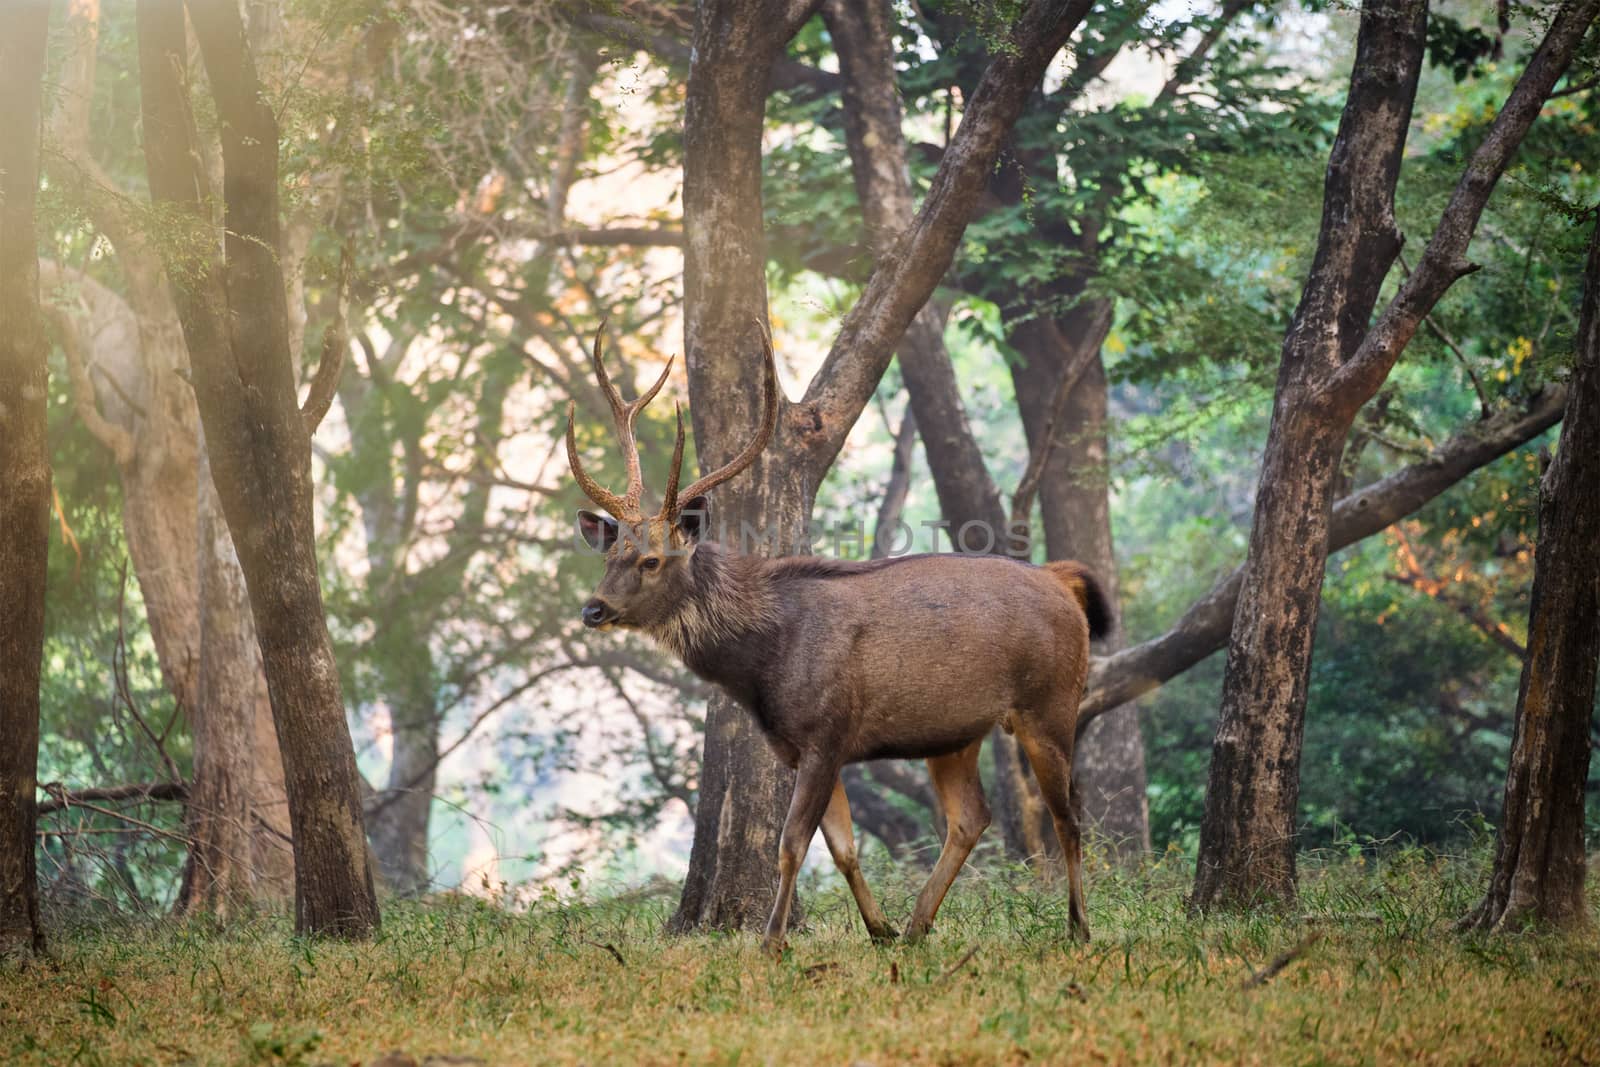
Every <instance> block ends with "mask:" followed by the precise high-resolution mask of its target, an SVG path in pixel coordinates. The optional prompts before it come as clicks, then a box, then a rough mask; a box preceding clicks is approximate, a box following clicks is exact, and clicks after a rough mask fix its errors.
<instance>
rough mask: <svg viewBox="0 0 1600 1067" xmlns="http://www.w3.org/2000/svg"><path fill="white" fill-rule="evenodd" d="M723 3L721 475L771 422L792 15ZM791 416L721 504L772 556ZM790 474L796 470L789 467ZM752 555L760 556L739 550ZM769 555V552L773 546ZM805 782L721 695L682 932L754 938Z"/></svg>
mask: <svg viewBox="0 0 1600 1067" xmlns="http://www.w3.org/2000/svg"><path fill="white" fill-rule="evenodd" d="M755 6H756V5H741V4H738V3H732V2H728V3H718V2H716V0H708V2H706V3H702V4H700V5H699V6H698V7H697V8H696V11H695V25H694V58H693V59H692V61H691V62H690V66H689V86H688V96H687V99H686V101H685V113H684V174H683V218H684V236H685V243H684V265H683V292H684V326H683V331H684V354H685V362H686V364H687V367H688V371H689V396H690V406H689V410H690V414H691V416H692V418H693V422H694V437H695V441H696V443H697V445H698V456H699V461H700V465H701V466H702V467H703V468H705V469H707V470H711V469H715V468H716V467H719V466H721V465H722V464H724V463H726V462H727V461H728V460H730V459H731V458H732V457H733V456H734V455H735V454H737V452H738V451H739V450H740V449H741V448H742V447H743V446H744V443H745V441H746V440H747V439H748V438H749V436H750V434H751V433H752V432H753V428H754V427H755V426H757V425H759V420H760V398H759V395H758V384H759V378H760V372H759V359H760V356H761V351H762V343H761V331H762V330H764V329H766V328H767V327H766V322H767V285H766V261H765V244H764V241H763V239H762V233H761V128H762V122H763V120H764V117H765V111H766V108H765V100H766V86H767V77H768V73H769V70H770V66H771V63H772V61H773V59H774V58H775V57H776V54H777V51H778V49H780V48H781V47H782V45H783V42H784V41H785V40H787V38H786V37H780V36H779V34H780V33H781V32H782V28H783V27H782V20H781V18H778V17H777V9H778V8H781V6H782V5H765V6H766V7H767V8H768V10H767V11H765V12H760V11H755V10H753V8H755ZM787 431H788V426H787V420H786V419H782V418H780V420H779V426H778V431H777V435H776V436H777V439H776V440H775V441H774V442H773V444H772V445H771V446H770V447H769V448H768V449H767V452H766V454H765V455H764V456H763V457H762V458H761V459H760V460H758V461H757V463H756V465H755V467H753V468H752V469H751V470H750V471H749V472H748V473H746V474H745V475H744V476H743V477H741V478H739V479H737V480H736V481H734V482H732V483H730V484H729V485H728V486H727V487H725V488H724V489H723V491H722V499H720V500H719V501H717V510H716V513H715V514H714V515H713V516H712V521H713V523H714V524H715V526H716V527H717V528H720V529H723V530H726V531H728V532H729V534H730V535H731V536H729V537H726V538H724V540H725V541H727V543H729V544H730V545H738V535H739V532H740V530H741V529H742V525H741V524H746V523H747V524H748V525H749V528H750V529H752V530H758V531H761V532H762V533H763V534H772V535H775V537H770V538H768V539H769V540H774V541H776V542H777V543H776V544H775V545H772V546H770V549H769V550H770V551H772V553H773V554H778V555H782V554H786V553H789V552H792V551H794V549H795V547H796V546H795V545H794V543H793V540H792V539H793V538H794V536H795V534H796V532H797V531H799V530H802V529H803V527H804V523H805V520H806V518H807V517H808V516H809V515H810V513H811V502H812V498H813V494H814V491H815V487H814V486H804V485H802V484H801V482H800V479H799V478H798V477H797V476H796V472H795V469H794V466H793V465H792V464H788V463H785V462H784V458H783V457H784V456H785V454H786V453H788V452H789V444H788V442H787V441H786V440H785V439H786V438H787V437H788V432H787ZM785 468H788V469H785ZM738 547H739V548H740V549H742V550H746V551H749V550H751V549H753V548H755V546H752V545H739V546H738ZM763 547H766V546H763ZM793 788H794V772H793V771H791V770H789V769H787V768H785V767H783V766H781V765H780V764H779V763H778V761H777V760H776V759H775V758H774V757H773V755H772V752H771V750H770V749H769V748H768V746H767V743H766V741H765V739H763V738H762V737H761V733H760V730H759V729H757V727H756V726H755V724H754V722H753V721H752V720H751V718H750V716H749V715H748V714H747V713H746V712H745V711H744V710H743V709H742V708H740V707H739V706H738V705H737V704H735V703H734V702H733V701H731V700H729V699H728V698H727V697H726V696H723V695H721V694H720V693H719V694H718V695H717V696H715V697H713V698H712V700H711V704H710V707H709V708H708V709H707V712H706V728H705V751H704V755H703V757H702V760H701V767H700V788H699V800H698V803H697V804H696V807H695V833H694V844H693V846H692V848H691V851H690V855H689V872H688V875H687V877H686V879H685V881H684V886H683V895H682V897H681V898H680V900H679V902H678V910H677V913H676V914H675V915H674V916H673V918H672V922H671V928H672V929H673V930H675V931H686V930H690V929H696V928H705V927H709V928H713V929H737V928H754V927H755V926H757V925H758V924H760V923H762V922H765V921H766V918H767V915H768V913H769V912H770V911H771V909H772V902H773V898H774V895H775V893H776V891H777V874H778V865H777V855H778V838H779V835H780V833H781V832H782V828H783V816H784V811H785V810H786V809H787V807H788V803H789V794H790V793H791V792H792V791H793Z"/></svg>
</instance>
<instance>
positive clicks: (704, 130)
mask: <svg viewBox="0 0 1600 1067" xmlns="http://www.w3.org/2000/svg"><path fill="white" fill-rule="evenodd" d="M1088 7H1089V5H1088V4H1087V3H1086V2H1083V0H1034V2H1033V3H1031V4H1029V5H1028V7H1027V8H1026V9H1025V10H1024V11H1023V12H1022V14H1021V16H1020V17H1019V19H1018V20H1017V22H1016V24H1015V25H1013V26H1012V27H1011V28H1010V30H1009V31H1008V33H1007V37H1006V41H1005V42H1004V47H1001V48H997V49H996V54H995V56H994V59H993V61H992V62H991V63H990V65H989V68H988V69H987V70H986V71H985V73H984V76H983V78H982V79H981V80H980V82H979V85H978V87H977V88H976V89H975V90H974V91H973V93H972V94H971V96H970V98H969V100H968V104H967V109H966V112H965V114H964V115H963V118H962V122H961V125H960V127H959V128H958V129H957V131H956V135H955V137H954V139H953V140H952V142H951V145H950V148H949V150H947V151H946V153H945V158H944V160H943V161H942V162H941V164H940V167H939V171H938V173H936V174H935V175H934V179H933V183H932V185H931V187H930V190H929V193H928V196H927V198H926V200H925V202H924V205H923V207H922V209H921V210H920V211H919V212H918V213H917V214H916V216H915V217H914V218H913V219H912V220H911V223H910V225H909V226H907V227H906V228H905V229H904V230H903V231H902V232H901V233H900V234H899V236H898V237H897V238H896V240H895V242H894V246H893V248H891V249H890V250H889V251H888V252H887V253H886V254H885V255H883V256H882V257H881V260H880V263H879V266H878V268H877V269H875V270H874V272H873V275H872V277H871V279H870V280H869V281H868V283H867V286H866V290H865V292H864V293H863V295H862V298H861V300H860V301H858V302H857V304H856V306H855V307H854V308H853V309H851V311H850V313H849V314H848V315H846V316H845V319H844V322H843V323H842V324H841V328H840V331H839V334H838V336H837V338H836V339H835V341H834V344H833V346H832V347H831V348H830V350H829V352H828V356H827V358H826V360H824V362H823V365H822V368H821V369H820V370H819V371H818V372H817V375H816V376H815V377H814V378H813V379H812V381H811V383H810V384H809V385H808V387H807V389H806V395H805V397H804V398H803V399H802V400H801V401H800V402H799V403H797V404H789V403H785V404H783V405H782V410H781V412H780V415H779V423H778V431H777V434H776V439H775V440H774V442H773V444H772V446H771V447H770V448H769V449H768V451H767V454H766V457H764V459H763V461H762V462H761V464H760V465H758V467H757V468H756V469H755V470H754V471H753V472H752V473H751V474H749V475H746V476H745V477H744V478H741V479H740V481H739V482H737V483H734V486H733V487H732V488H733V492H731V493H730V494H729V497H728V498H727V500H726V502H722V503H719V505H718V514H717V515H714V516H713V519H714V521H718V522H720V523H722V524H723V525H724V526H725V527H726V528H727V529H729V530H730V531H731V532H732V534H733V535H734V538H735V539H736V538H737V535H738V532H739V525H740V522H741V520H744V521H748V522H750V523H752V524H753V525H754V526H755V528H757V529H761V530H765V531H767V532H768V534H769V537H768V539H767V540H768V542H769V544H768V547H769V548H771V549H772V550H774V551H778V552H790V551H793V550H794V549H795V548H797V547H800V546H801V542H802V540H803V539H804V536H805V534H804V526H805V523H806V521H807V520H808V519H809V517H810V513H811V505H812V502H813V500H814V497H815V493H816V486H817V483H818V482H819V481H820V480H821V479H822V478H823V477H824V476H825V475H826V473H827V471H828V468H829V467H830V466H831V465H832V463H833V460H834V458H835V457H836V456H837V455H838V452H839V449H840V447H842V446H843V444H844V440H845V437H846V435H847V434H848V432H849V429H850V427H851V425H853V424H854V422H855V420H856V418H857V417H858V416H859V415H860V413H861V409H862V407H863V406H864V405H865V404H866V403H867V401H868V400H869V399H870V398H871V396H872V393H873V391H874V390H875V389H876V387H877V383H878V380H879V378H881V377H882V374H883V371H884V368H885V367H886V366H887V364H888V362H889V359H890V358H891V356H892V355H893V352H894V349H895V347H896V346H897V345H898V344H899V342H900V340H901V338H902V337H903V336H904V334H905V331H906V329H907V327H908V326H909V325H910V323H911V321H912V319H913V318H914V317H915V316H916V314H917V312H918V311H919V310H921V308H922V306H923V305H924V304H925V303H926V302H927V300H928V297H929V296H930V295H932V293H933V290H934V288H935V286H936V285H937V284H938V282H939V279H940V278H942V277H943V276H944V273H945V271H946V270H948V269H949V265H950V262H951V258H952V257H953V255H954V253H955V249H956V245H957V244H958V242H959V241H960V238H961V234H962V233H963V232H964V230H965V228H966V224H967V220H968V219H969V218H970V217H971V214H972V211H973V208H974V207H975V205H976V204H977V201H978V197H979V194H980V193H981V191H982V189H983V185H984V181H985V178H986V176H987V174H988V173H989V171H990V170H992V168H993V166H994V161H995V159H996V157H997V156H998V153H999V150H1000V146H1001V143H1002V140H1003V138H1004V136H1005V134H1006V131H1008V130H1009V129H1010V128H1011V126H1012V124H1013V123H1015V122H1016V119H1017V116H1018V115H1020V114H1021V112H1022V108H1023V104H1024V102H1025V101H1026V99H1027V97H1028V95H1029V94H1030V93H1031V92H1032V91H1033V90H1034V89H1035V88H1036V87H1037V85H1038V84H1039V80H1040V78H1041V77H1042V76H1043V73H1044V69H1045V67H1046V65H1047V64H1048V63H1049V62H1050V60H1051V58H1053V57H1054V55H1055V54H1056V52H1057V51H1058V50H1059V49H1060V47H1061V45H1062V44H1063V43H1064V42H1065V40H1066V38H1067V37H1068V36H1069V35H1070V34H1071V32H1072V30H1073V29H1074V28H1076V26H1077V25H1078V23H1079V21H1081V20H1082V18H1083V15H1084V13H1085V12H1086V11H1087V10H1088ZM810 10H811V8H810V7H809V6H807V5H805V4H801V5H798V6H797V5H791V4H784V3H773V4H771V5H769V6H764V7H758V6H757V5H752V4H737V3H733V2H731V0H727V2H722V3H714V2H708V3H703V4H701V5H700V6H699V7H697V9H696V18H695V29H694V46H693V50H692V59H691V63H690V69H689V88H688V97H687V100H686V107H685V115H684V150H685V151H684V156H685V164H684V243H685V254H684V305H685V326H684V330H685V351H686V355H687V362H688V368H689V387H690V399H691V402H692V407H693V415H694V424H695V434H696V439H697V441H698V442H699V444H700V447H701V455H702V457H703V460H702V461H703V462H705V463H707V464H710V463H715V462H717V461H719V460H722V459H725V458H727V457H728V456H731V455H732V454H733V451H734V450H735V449H736V448H739V447H741V446H742V445H743V443H744V440H745V435H746V434H747V433H749V432H750V431H751V430H752V428H753V427H754V426H755V425H756V418H755V407H756V403H755V397H754V389H755V383H756V380H757V377H758V375H757V373H755V366H756V364H755V360H756V359H757V358H758V354H759V353H760V351H761V346H760V343H759V337H760V330H761V329H763V326H762V325H761V324H762V323H764V322H765V318H766V286H765V269H764V268H765V260H764V254H763V248H762V237H761V132H762V118H763V112H764V109H765V98H766V90H767V86H768V82H769V75H770V73H771V70H772V65H773V62H774V60H775V58H776V57H777V54H778V52H779V50H780V49H781V47H782V46H783V44H784V42H785V41H787V40H788V38H789V36H791V35H792V34H793V32H794V31H795V30H796V29H798V27H799V24H800V22H802V21H803V20H804V19H805V18H806V17H808V16H809V14H810ZM790 778H791V775H790V774H789V773H788V772H787V771H782V770H780V769H779V766H778V764H777V763H776V762H775V761H774V760H773V758H772V756H771V754H770V753H769V752H768V751H767V748H766V745H765V742H764V741H762V740H761V739H760V738H759V737H758V736H757V731H756V728H755V727H754V726H753V725H752V724H751V722H750V721H749V719H748V717H747V716H745V715H744V713H743V712H741V711H740V710H739V709H737V708H735V707H734V706H733V705H732V704H730V703H727V702H725V701H722V700H716V701H713V703H712V707H711V711H710V713H709V715H708V717H707V724H706V748H705V758H704V761H703V765H702V769H701V783H700V800H699V804H698V806H697V808H696V815H695V831H696V833H695V843H694V847H693V850H692V852H691V854H690V859H689V874H688V877H687V879H686V882H685V885H684V894H683V899H682V901H681V902H680V906H679V909H678V913H677V915H676V917H675V918H674V920H673V927H674V928H675V929H680V930H682V929H689V928H692V927H695V926H700V925H719V926H729V925H747V924H750V923H752V922H754V921H755V920H757V919H759V918H760V917H761V916H762V913H763V912H765V911H766V910H767V908H766V906H767V905H768V904H770V902H771V899H772V896H773V892H774V889H775V873H776V863H775V858H776V848H777V842H778V836H779V828H780V826H781V822H782V815H783V811H784V809H785V807H786V806H787V800H788V795H789V793H790V791H791V790H790ZM735 804H737V806H738V810H737V811H736V810H735V808H734V805H735Z"/></svg>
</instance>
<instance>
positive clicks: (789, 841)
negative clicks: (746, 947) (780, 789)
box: [761, 756, 839, 956]
mask: <svg viewBox="0 0 1600 1067" xmlns="http://www.w3.org/2000/svg"><path fill="white" fill-rule="evenodd" d="M838 777H839V768H838V767H837V766H835V765H833V764H832V763H827V762H824V761H822V760H820V759H817V758H815V757H811V756H805V757H802V758H801V760H800V766H799V768H798V769H797V770H796V772H795V778H794V796H792V797H790V798H789V815H788V817H787V818H785V819H784V821H783V838H782V840H781V841H780V842H779V844H778V899H777V900H776V901H774V902H773V905H772V918H771V919H769V920H767V936H766V938H765V939H764V940H763V942H762V945H761V947H762V948H763V949H764V950H766V952H767V953H769V954H770V955H774V956H776V955H778V954H779V953H780V952H782V951H783V935H784V931H785V930H787V929H788V927H789V909H790V907H792V906H793V904H794V883H795V879H796V878H797V877H798V876H799V874H800V864H802V863H804V862H805V858H806V849H808V848H810V847H811V839H812V838H813V837H815V836H816V833H817V825H818V824H819V823H820V822H822V813H823V812H825V811H827V810H828V801H829V799H830V798H832V796H833V783H834V782H835V781H837V780H838Z"/></svg>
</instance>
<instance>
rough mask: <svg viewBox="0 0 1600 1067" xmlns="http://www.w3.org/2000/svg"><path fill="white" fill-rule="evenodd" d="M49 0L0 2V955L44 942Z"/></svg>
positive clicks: (27, 951)
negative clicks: (41, 235)
mask: <svg viewBox="0 0 1600 1067" xmlns="http://www.w3.org/2000/svg"><path fill="white" fill-rule="evenodd" d="M49 19H50V7H49V4H47V3H46V2H45V0H22V2H18V3H13V4H11V5H8V6H7V7H6V8H5V10H4V11H3V12H0V100H3V101H5V106H4V107H3V108H0V738H4V741H3V742H0V959H3V958H4V957H7V956H18V955H28V954H31V953H36V952H42V951H43V950H44V933H43V930H42V929H41V927H40V925H39V885H38V878H37V876H36V873H35V870H34V829H35V827H36V825H37V822H38V804H37V796H36V793H35V787H36V785H37V778H38V761H39V673H40V668H41V660H42V658H43V655H44V593H45V570H46V564H47V561H48V559H49V550H50V456H49V451H48V442H47V440H46V423H45V408H46V401H47V398H48V393H47V389H48V384H49V383H48V377H49V370H48V365H49V350H50V349H49V344H48V343H47V342H46V340H45V334H44V323H43V321H42V319H41V317H40V312H39V251H38V249H39V244H38V234H37V232H36V230H35V222H34V202H35V198H36V194H37V192H38V188H39V109H40V99H41V97H42V95H43V85H42V79H43V76H44V54H45V43H46V36H47V30H48V27H49Z"/></svg>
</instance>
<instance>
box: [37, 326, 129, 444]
mask: <svg viewBox="0 0 1600 1067" xmlns="http://www.w3.org/2000/svg"><path fill="white" fill-rule="evenodd" d="M44 313H45V315H46V316H47V317H48V318H49V319H50V321H51V322H53V323H54V324H55V327H56V333H57V335H58V336H59V337H60V339H61V350H62V352H64V353H65V354H66V357H67V377H68V378H69V379H71V381H72V407H73V410H74V411H76V412H77V413H78V417H79V418H80V419H82V420H83V425H84V427H85V428H86V429H87V430H88V431H89V433H90V434H91V435H93V437H94V439H95V440H97V441H99V442H100V443H101V444H103V445H105V446H106V448H107V449H109V450H110V452H111V456H112V458H113V459H115V460H116V463H117V466H119V467H125V466H127V465H128V464H129V463H130V462H132V460H133V453H134V440H133V434H131V433H129V432H128V429H127V428H126V427H124V426H119V425H118V424H116V423H114V422H112V421H111V420H110V419H108V418H106V417H105V415H103V414H101V412H100V404H99V402H98V401H97V400H96V399H95V395H94V383H93V382H91V381H90V380H89V367H88V360H87V358H86V357H85V354H84V348H85V345H84V342H83V334H82V332H81V331H82V325H81V324H80V323H79V321H78V319H77V316H75V315H73V314H72V313H71V312H69V311H67V310H66V309H65V308H61V307H57V306H56V305H54V304H45V305H44Z"/></svg>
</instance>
